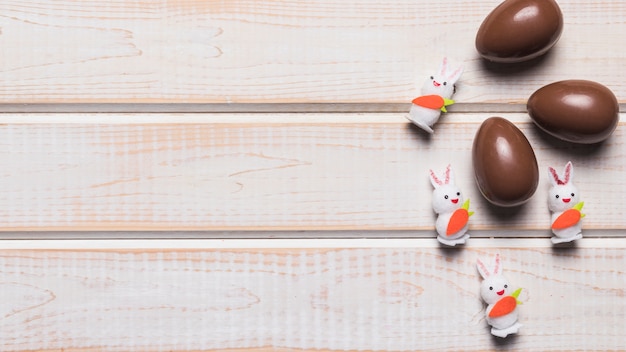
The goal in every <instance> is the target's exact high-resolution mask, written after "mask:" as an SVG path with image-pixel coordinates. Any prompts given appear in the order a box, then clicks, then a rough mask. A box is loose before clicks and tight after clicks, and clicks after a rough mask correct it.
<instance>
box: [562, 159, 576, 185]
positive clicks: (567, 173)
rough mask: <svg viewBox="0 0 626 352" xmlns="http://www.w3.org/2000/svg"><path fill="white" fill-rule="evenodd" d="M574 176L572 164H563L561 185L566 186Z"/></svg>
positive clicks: (569, 162)
mask: <svg viewBox="0 0 626 352" xmlns="http://www.w3.org/2000/svg"><path fill="white" fill-rule="evenodd" d="M573 175H574V167H573V166H572V162H571V161H568V162H567V164H565V170H564V171H563V184H568V183H569V181H570V180H571V179H572V176H573Z"/></svg>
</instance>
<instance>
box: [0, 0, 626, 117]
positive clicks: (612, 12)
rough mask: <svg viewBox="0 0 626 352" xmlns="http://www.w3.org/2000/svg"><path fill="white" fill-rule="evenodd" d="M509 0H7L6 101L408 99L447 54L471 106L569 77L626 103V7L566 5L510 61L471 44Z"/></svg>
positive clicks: (507, 99)
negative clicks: (462, 69)
mask: <svg viewBox="0 0 626 352" xmlns="http://www.w3.org/2000/svg"><path fill="white" fill-rule="evenodd" d="M499 2H500V1H499V0H480V1H471V2H459V1H455V0H429V1H411V0H394V1H386V2H380V1H371V0H349V1H299V2H276V1H260V2H259V1H197V0H177V1H165V0H159V1H151V2H133V1H118V2H104V3H103V2H102V1H91V0H90V1H79V2H77V1H50V0H11V1H3V2H2V3H0V13H1V14H2V16H0V53H1V54H0V55H1V56H0V103H2V104H22V103H24V104H33V103H168V102H170V103H174V102H175V103H224V104H228V103H230V104H240V103H279V104H281V103H355V104H356V106H359V105H365V104H376V103H400V104H404V103H408V102H410V100H411V99H412V98H413V97H414V96H415V95H416V94H417V92H418V90H419V87H421V85H422V81H423V79H424V77H427V76H429V75H430V72H431V71H432V70H433V69H436V68H437V67H438V64H439V61H440V60H441V57H443V56H449V57H451V58H453V59H456V60H457V61H460V62H463V63H464V64H465V66H466V73H465V74H464V76H463V78H462V82H461V83H460V84H459V90H458V94H457V95H456V99H457V100H458V101H459V102H462V103H485V102H488V103H506V104H512V103H514V104H523V103H524V102H525V101H526V99H527V97H528V96H529V95H530V94H531V93H532V92H533V91H534V90H536V89H537V88H539V87H541V86H542V85H544V84H546V83H550V82H553V81H556V80H560V79H569V78H583V79H592V80H595V81H598V82H601V83H603V84H605V85H607V86H608V87H609V88H611V89H612V90H613V91H614V92H615V93H616V95H617V96H618V97H619V98H620V101H621V102H624V101H625V100H624V99H626V98H625V97H626V85H625V84H624V80H623V77H622V76H621V75H620V74H619V73H620V72H622V68H623V62H624V60H625V59H626V47H625V46H624V45H620V43H622V41H623V33H624V32H626V23H625V22H624V21H623V18H624V15H626V7H625V4H624V1H618V0H611V1H603V2H589V1H585V0H576V1H561V2H560V5H561V7H562V10H563V14H564V20H565V27H564V32H563V35H562V37H561V39H560V41H559V42H558V44H557V46H556V47H555V48H554V49H553V50H552V51H551V52H550V54H549V55H548V56H546V57H545V58H543V59H542V60H538V61H537V62H533V63H530V64H521V65H514V66H510V67H508V68H507V67H500V66H494V65H488V64H485V62H483V61H482V60H481V59H480V58H479V56H478V54H477V52H476V50H475V48H474V39H475V34H476V31H477V29H478V27H479V25H480V23H481V22H482V20H483V19H484V17H485V16H486V15H487V14H488V13H489V12H490V10H491V9H493V8H494V7H495V6H496V5H497V4H498V3H499ZM16 106H17V105H13V108H15V107H16ZM101 107H103V109H105V110H107V109H114V108H107V107H106V106H101ZM22 108H24V109H28V106H22Z"/></svg>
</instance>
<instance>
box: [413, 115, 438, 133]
mask: <svg viewBox="0 0 626 352" xmlns="http://www.w3.org/2000/svg"><path fill="white" fill-rule="evenodd" d="M406 118H407V119H408V120H409V121H411V122H412V123H413V124H414V125H415V126H417V127H419V128H421V129H423V130H424V131H426V132H428V133H429V134H433V133H435V131H433V129H432V128H431V127H430V126H428V125H427V124H425V123H422V122H419V121H414V120H412V119H411V117H410V116H406Z"/></svg>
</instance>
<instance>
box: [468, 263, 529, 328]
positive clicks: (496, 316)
mask: <svg viewBox="0 0 626 352" xmlns="http://www.w3.org/2000/svg"><path fill="white" fill-rule="evenodd" d="M476 267H477V268H478V272H479V273H480V276H482V278H483V281H482V282H481V284H480V296H481V297H482V299H483V300H484V301H485V303H487V309H486V310H485V316H486V319H487V323H488V324H489V325H491V334H492V335H493V336H497V337H501V338H505V337H507V336H508V335H511V334H516V333H517V332H518V331H519V329H520V328H521V327H522V324H520V323H518V322H517V306H518V305H519V304H521V302H520V301H518V300H517V298H518V296H519V294H520V292H521V291H522V289H521V288H519V289H517V290H515V291H514V292H511V290H512V288H511V285H510V284H509V282H508V280H507V279H506V278H505V277H504V276H503V275H502V266H501V265H500V255H499V254H497V255H496V258H495V260H494V265H493V267H492V268H491V270H489V268H488V267H487V266H486V265H485V263H483V261H482V260H480V259H476Z"/></svg>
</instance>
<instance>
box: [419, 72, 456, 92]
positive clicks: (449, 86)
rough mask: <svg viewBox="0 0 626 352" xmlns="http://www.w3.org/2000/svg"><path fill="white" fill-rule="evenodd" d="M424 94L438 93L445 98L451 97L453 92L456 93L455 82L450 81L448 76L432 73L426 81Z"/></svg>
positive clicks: (423, 87) (423, 89)
mask: <svg viewBox="0 0 626 352" xmlns="http://www.w3.org/2000/svg"><path fill="white" fill-rule="evenodd" d="M422 94H423V95H430V94H436V95H440V96H442V97H444V98H451V97H452V94H454V82H450V81H449V80H448V78H447V77H445V76H443V75H439V74H436V75H432V76H430V78H429V79H427V80H426V81H425V82H424V85H423V86H422Z"/></svg>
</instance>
